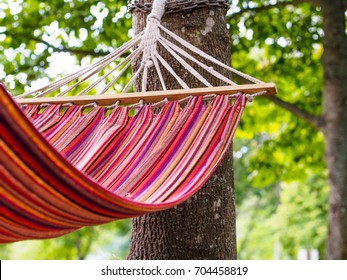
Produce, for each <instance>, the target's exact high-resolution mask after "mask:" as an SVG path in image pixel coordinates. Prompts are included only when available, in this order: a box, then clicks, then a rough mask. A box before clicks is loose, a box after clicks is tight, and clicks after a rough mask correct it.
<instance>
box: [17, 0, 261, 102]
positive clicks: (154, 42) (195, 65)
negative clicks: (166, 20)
mask: <svg viewBox="0 0 347 280" xmlns="http://www.w3.org/2000/svg"><path fill="white" fill-rule="evenodd" d="M166 3H167V0H154V2H153V8H152V12H151V13H150V14H149V15H148V17H147V26H146V28H145V30H143V31H142V32H140V33H139V34H137V35H136V36H134V37H133V38H132V39H131V40H129V41H128V42H127V43H125V44H124V45H122V46H121V47H119V48H118V49H116V50H115V51H113V52H111V53H110V54H108V55H106V56H105V57H103V58H101V59H100V60H98V61H97V62H96V63H94V64H91V65H89V66H87V67H85V68H83V69H80V70H78V71H76V72H75V73H73V74H70V75H68V76H66V77H64V78H62V79H59V80H57V81H55V82H53V83H50V84H48V85H46V86H43V87H41V88H39V89H37V90H34V91H32V92H28V93H24V94H22V95H19V96H16V97H15V98H23V97H26V96H29V95H32V96H34V97H41V96H46V95H48V94H50V93H55V92H56V91H59V93H57V95H56V96H65V95H67V94H69V93H70V92H71V91H72V90H75V89H77V88H78V87H79V86H80V85H84V84H83V83H87V82H88V83H89V84H88V85H87V86H86V87H84V88H83V89H82V90H81V91H79V92H77V93H76V95H85V94H88V93H89V92H90V91H91V90H93V89H95V90H96V94H98V95H102V94H105V93H107V92H108V91H109V89H110V88H111V87H112V86H114V85H115V84H116V83H117V81H118V80H119V79H120V78H121V77H122V76H123V75H124V73H125V72H126V71H127V69H129V67H130V66H131V65H133V64H134V63H135V62H136V61H137V60H138V59H141V62H140V65H139V68H138V69H137V70H136V72H135V73H134V74H133V75H132V77H131V79H130V80H129V82H128V83H127V84H126V85H125V87H124V88H123V90H122V93H126V92H128V91H129V90H130V88H131V87H132V86H133V85H134V84H135V81H136V79H142V80H141V81H140V90H141V91H142V92H145V91H147V85H148V79H149V73H151V74H152V73H154V74H155V73H156V74H157V77H158V79H159V81H160V84H161V87H162V89H163V90H164V91H166V90H167V86H166V84H165V79H164V75H163V73H162V68H164V69H166V70H167V71H168V72H169V73H170V74H171V75H172V76H173V77H174V79H175V80H176V81H177V82H178V83H179V85H180V86H181V87H182V88H183V89H187V90H188V89H189V86H188V84H187V83H186V82H185V81H184V80H183V78H182V77H180V76H179V75H178V74H177V73H176V71H175V70H174V69H173V67H172V66H171V65H170V64H169V63H168V62H167V60H165V59H164V57H163V55H162V54H159V53H158V46H159V44H160V45H161V46H162V47H163V48H162V49H163V50H165V51H166V52H167V53H168V54H169V55H170V57H172V58H173V59H175V61H177V62H178V63H179V64H180V65H181V66H182V67H183V69H185V70H187V72H189V73H191V74H192V75H193V76H194V77H195V78H196V79H197V80H198V81H200V82H201V83H202V84H204V85H205V86H207V87H212V84H211V83H210V82H209V81H208V80H207V78H206V77H204V76H203V73H209V74H211V75H212V76H213V77H215V78H217V79H218V80H220V81H222V82H224V83H226V84H229V85H236V83H235V82H233V81H232V80H231V79H230V78H228V77H226V76H225V75H223V74H221V73H219V72H218V71H216V70H215V69H214V68H213V67H211V66H208V65H206V64H204V63H203V62H201V61H200V60H199V59H201V58H202V59H205V60H207V61H208V62H209V64H212V65H213V66H219V67H222V68H223V69H225V70H227V71H229V72H231V73H233V74H235V75H237V76H239V77H242V78H244V79H246V80H248V81H249V82H251V83H262V82H261V81H260V80H257V79H255V78H253V77H251V76H249V75H247V74H244V73H242V72H240V71H237V70H235V69H233V68H232V67H230V66H228V65H226V64H224V63H222V62H220V61H218V60H217V59H215V58H213V57H212V56H210V55H209V54H207V53H205V52H203V51H202V50H200V49H199V48H197V47H195V46H194V45H192V44H191V43H189V42H187V41H186V40H184V39H183V38H181V37H179V36H178V35H176V34H175V33H173V32H172V31H170V30H168V29H167V28H166V27H164V26H162V25H161V24H160V20H161V18H162V17H163V15H164V12H165V4H166ZM162 33H165V34H167V35H168V36H169V37H170V38H172V39H173V40H171V41H170V40H168V39H167V38H165V37H164V36H162ZM174 42H175V43H174ZM176 43H178V44H179V45H182V46H183V47H184V48H185V49H187V50H190V51H191V52H193V54H195V55H196V56H195V57H194V56H193V55H192V54H190V53H188V51H186V50H185V49H183V48H182V47H180V46H178V45H177V44H176ZM131 49H135V50H134V51H132V52H131V53H130V54H128V55H127V56H126V57H124V58H122V57H123V56H125V54H127V53H128V52H129V51H130V50H131ZM141 55H142V57H141ZM113 64H115V65H113ZM110 65H113V66H112V67H110V68H108V67H109V66H110ZM198 69H202V70H203V72H202V73H199V71H198ZM150 71H151V72H150ZM111 75H112V76H111ZM106 79H107V80H110V81H109V82H107V83H106V82H105V80H106ZM103 83H104V84H103ZM254 96H256V95H254V94H252V95H247V100H251V99H252V98H253V97H254Z"/></svg>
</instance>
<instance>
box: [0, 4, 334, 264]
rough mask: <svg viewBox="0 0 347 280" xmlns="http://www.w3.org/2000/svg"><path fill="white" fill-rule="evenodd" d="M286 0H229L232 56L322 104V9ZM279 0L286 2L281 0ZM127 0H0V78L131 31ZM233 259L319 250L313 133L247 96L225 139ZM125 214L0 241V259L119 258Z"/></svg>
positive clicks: (323, 215)
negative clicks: (230, 147) (233, 212)
mask: <svg viewBox="0 0 347 280" xmlns="http://www.w3.org/2000/svg"><path fill="white" fill-rule="evenodd" d="M290 2H291V1H278V0H252V1H247V0H232V1H231V9H230V10H229V12H228V14H227V23H228V28H229V30H230V35H231V42H232V56H231V60H232V65H233V67H235V68H236V69H238V70H241V71H244V72H246V73H247V74H250V75H253V76H255V77H257V78H259V79H262V80H264V81H267V82H270V81H273V82H275V83H276V85H277V87H278V92H279V96H280V97H281V98H282V99H284V100H286V101H288V102H291V103H293V104H295V105H297V106H298V107H300V108H303V109H305V110H307V111H309V112H311V113H313V114H318V113H320V112H321V110H322V108H321V107H322V106H321V97H322V67H321V62H320V59H321V55H322V52H323V47H322V36H323V31H322V27H321V25H322V17H321V12H320V10H319V8H317V7H313V6H310V5H308V4H297V5H291V4H290ZM288 3H289V4H288ZM126 5H127V1H125V0H123V1H115V0H107V1H106V0H103V1H94V0H59V1H37V0H26V1H23V0H8V1H7V0H6V1H4V0H0V80H2V81H3V82H4V83H5V84H6V86H7V87H8V88H9V90H10V91H12V92H13V94H19V93H22V92H23V91H24V90H28V89H30V88H31V87H34V86H35V83H37V81H39V82H41V83H42V82H47V81H48V80H53V79H56V78H57V77H59V76H62V75H65V74H67V73H70V72H71V71H72V70H74V69H76V67H78V66H76V65H86V64H89V63H90V62H92V61H94V60H96V59H98V57H100V56H102V55H105V54H107V53H108V52H109V51H110V50H111V49H113V48H117V47H119V46H120V45H121V44H122V43H124V42H125V41H127V40H128V39H129V37H131V36H132V30H131V17H130V15H129V14H128V13H127V8H126ZM234 158H235V192H236V202H237V231H238V255H239V258H240V259H296V258H297V254H298V252H299V250H302V249H305V250H312V249H316V250H318V251H319V255H320V257H321V258H323V257H324V250H325V239H326V234H327V232H326V231H327V193H328V186H327V183H326V179H327V178H326V177H327V172H326V168H325V166H324V162H323V139H322V135H321V133H319V132H318V131H317V130H316V129H314V128H313V127H312V126H310V125H309V124H307V123H306V122H304V121H302V120H301V119H298V118H297V117H296V116H295V115H293V114H290V113H289V112H287V111H285V110H283V109H282V108H280V107H278V106H276V105H275V104H273V103H270V102H269V101H268V100H266V99H265V98H257V99H256V100H255V101H254V102H253V103H251V104H249V105H248V106H247V109H246V110H245V113H244V115H243V118H242V121H241V124H240V127H239V129H238V131H237V133H236V136H235V141H234ZM129 238H130V223H129V220H125V221H119V222H114V223H111V224H107V225H103V226H99V227H94V228H84V229H81V230H80V231H78V232H75V233H72V234H69V235H67V236H64V237H61V238H57V239H52V240H43V241H26V242H21V243H15V244H10V245H0V258H1V259H98V258H99V259H100V258H101V259H122V258H125V256H126V254H127V250H128V244H129Z"/></svg>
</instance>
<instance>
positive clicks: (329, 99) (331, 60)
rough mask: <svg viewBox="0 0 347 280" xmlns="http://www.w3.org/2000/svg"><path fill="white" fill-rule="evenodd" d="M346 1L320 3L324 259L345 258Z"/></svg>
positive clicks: (346, 248)
mask: <svg viewBox="0 0 347 280" xmlns="http://www.w3.org/2000/svg"><path fill="white" fill-rule="evenodd" d="M346 5H347V4H346V1H341V0H333V1H326V3H325V4H322V13H323V28H324V33H325V36H324V54H323V58H322V63H323V68H324V86H323V115H324V128H323V134H324V138H325V160H326V164H327V167H328V170H329V183H330V193H329V230H328V241H327V253H326V257H327V258H328V259H347V38H346V25H345V10H346Z"/></svg>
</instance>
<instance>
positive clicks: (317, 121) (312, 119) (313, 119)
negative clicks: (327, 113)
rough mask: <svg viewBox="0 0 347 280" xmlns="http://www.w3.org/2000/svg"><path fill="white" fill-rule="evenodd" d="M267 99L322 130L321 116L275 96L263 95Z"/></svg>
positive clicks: (322, 120)
mask: <svg viewBox="0 0 347 280" xmlns="http://www.w3.org/2000/svg"><path fill="white" fill-rule="evenodd" d="M265 97H266V98H267V99H268V100H270V101H271V102H273V103H275V104H276V105H278V106H280V107H282V108H284V109H286V110H287V111H289V112H291V113H293V114H294V115H296V116H298V117H299V118H301V119H303V120H305V121H307V122H308V123H309V124H311V125H312V126H314V127H315V128H317V129H318V130H322V128H323V126H324V119H323V117H322V116H317V115H312V114H310V113H309V112H307V111H306V110H303V109H301V108H299V107H297V106H295V105H294V104H292V103H289V102H287V101H284V100H282V99H280V98H278V97H277V96H265Z"/></svg>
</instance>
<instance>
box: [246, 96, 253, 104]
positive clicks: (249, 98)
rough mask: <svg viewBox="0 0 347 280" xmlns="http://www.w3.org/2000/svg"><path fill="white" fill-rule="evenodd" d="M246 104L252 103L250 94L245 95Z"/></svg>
mask: <svg viewBox="0 0 347 280" xmlns="http://www.w3.org/2000/svg"><path fill="white" fill-rule="evenodd" d="M245 97H246V99H247V101H248V102H250V103H252V102H253V100H254V96H253V95H252V94H246V95H245Z"/></svg>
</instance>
